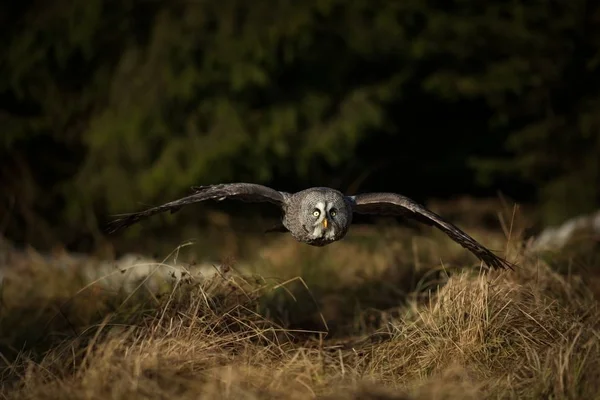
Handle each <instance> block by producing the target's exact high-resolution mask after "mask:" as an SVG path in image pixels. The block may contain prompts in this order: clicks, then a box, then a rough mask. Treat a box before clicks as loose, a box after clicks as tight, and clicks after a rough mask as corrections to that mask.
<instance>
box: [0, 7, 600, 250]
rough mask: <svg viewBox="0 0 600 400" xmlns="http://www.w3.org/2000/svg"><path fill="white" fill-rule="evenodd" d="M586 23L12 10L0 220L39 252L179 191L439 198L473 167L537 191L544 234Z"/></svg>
mask: <svg viewBox="0 0 600 400" xmlns="http://www.w3.org/2000/svg"><path fill="white" fill-rule="evenodd" d="M599 15H600V8H599V7H598V5H596V3H594V2H591V1H585V0H574V1H570V2H562V3H560V4H556V3H547V2H546V3H539V4H538V3H531V2H508V3H507V2H501V1H488V2H475V1H455V2H441V1H433V2H431V1H430V2H424V1H396V2H389V1H376V2H375V3H374V2H373V1H366V0H357V1H352V2H342V1H339V0H326V1H323V0H318V1H316V0H308V1H304V2H301V3H297V2H296V3H292V2H289V1H286V0H275V1H268V2H267V1H257V2H252V3H248V2H246V1H242V0H225V1H220V2H209V1H185V0H174V1H137V0H125V1H119V2H112V1H111V2H109V1H105V0H90V1H86V2H81V1H72V0H60V1H52V2H22V3H18V4H17V3H15V4H13V5H11V6H10V7H9V8H7V10H6V13H5V14H4V15H3V17H2V18H3V24H2V26H3V31H4V33H5V35H3V40H2V48H3V49H4V50H5V51H4V52H2V54H0V77H1V78H0V109H1V112H0V120H1V121H2V127H3V129H2V134H1V135H0V138H1V139H0V156H1V157H2V160H3V162H2V164H1V165H0V179H1V182H0V183H1V185H2V188H3V190H2V191H1V192H0V196H1V198H2V201H1V202H0V214H2V215H9V216H10V220H9V221H8V222H7V221H6V220H2V221H0V222H1V223H2V224H3V226H2V227H3V229H4V226H7V228H6V229H7V230H6V231H5V232H7V235H8V236H10V237H13V238H15V239H16V240H19V241H23V242H29V243H33V244H37V245H40V246H42V245H43V246H47V245H49V244H54V243H56V242H59V243H60V242H63V243H64V242H66V243H71V242H73V241H74V240H75V239H76V238H78V237H79V236H81V235H82V234H89V235H92V237H93V238H94V239H93V240H97V239H98V238H99V236H100V233H99V231H98V226H99V225H100V224H101V223H102V222H104V221H105V219H106V214H107V213H111V214H113V213H122V212H127V211H129V210H131V209H137V208H138V207H140V202H143V203H145V204H149V203H152V204H154V203H157V202H161V201H164V200H165V199H168V198H171V197H174V196H178V195H181V194H184V193H185V190H186V188H187V187H189V186H191V185H197V184H209V183H215V182H219V181H232V180H251V181H255V182H262V183H272V184H278V185H279V186H280V187H282V188H283V189H285V190H292V189H296V188H300V187H303V186H305V185H315V184H328V185H332V186H335V187H340V188H347V187H354V188H356V186H353V184H354V183H356V182H355V181H359V182H362V180H363V179H366V181H365V185H364V186H360V187H361V188H362V187H367V186H368V187H377V188H378V189H382V188H384V186H385V189H387V190H398V191H403V192H407V191H408V192H409V193H408V194H410V193H411V192H412V193H419V195H421V194H422V195H423V196H430V195H435V193H429V192H423V185H422V184H421V183H418V182H420V181H421V180H424V181H427V182H430V186H431V187H432V188H434V187H435V188H437V187H442V186H444V185H447V186H445V187H446V192H445V193H446V194H454V193H455V192H456V190H462V191H464V190H466V191H469V190H473V184H470V183H468V182H471V181H473V179H474V178H473V176H472V175H473V173H474V172H473V171H475V172H476V173H477V179H478V181H477V182H478V184H479V185H483V186H486V185H487V186H486V187H488V188H492V192H493V191H494V190H495V189H496V188H500V189H503V190H504V191H505V192H509V195H510V196H512V197H515V198H519V197H527V195H526V194H525V192H523V191H521V189H523V188H534V191H535V193H534V194H535V198H534V200H539V201H540V203H541V206H540V208H539V210H541V211H540V214H541V215H542V216H543V218H544V219H545V221H546V222H555V221H558V220H562V219H563V218H564V217H566V216H570V215H572V214H574V213H579V212H585V211H589V210H590V209H592V208H594V207H595V206H597V204H598V196H599V187H600V186H599V185H597V182H599V181H600V176H599V171H600V166H599V165H598V163H599V162H600V161H599V160H600V157H599V154H600V134H599V132H600V128H599V126H600V113H598V112H597V110H598V108H599V107H600V97H599V96H600V95H599V93H600V92H599V89H600V85H599V82H600V71H599V61H600V52H599V50H600V30H599V28H598V27H599V26H600V24H598V18H599ZM440 132H442V134H441V135H439V136H438V134H439V133H440ZM434 135H435V136H438V138H437V139H435V140H436V141H439V142H440V144H441V145H440V147H439V148H437V147H435V146H432V141H433V139H432V138H433V136H434ZM358 148H360V149H361V151H360V152H357V149H358ZM416 163H418V167H415V166H414V164H416ZM407 168H408V171H410V172H411V174H407V173H406V171H407ZM469 168H474V170H470V169H469ZM332 171H337V172H335V173H334V172H332ZM362 171H367V174H368V173H369V172H370V173H371V175H364V174H363V173H362ZM390 174H391V175H390ZM374 175H381V176H382V178H373V176H374ZM409 175H410V176H409ZM383 176H387V177H388V178H386V179H387V180H391V182H388V184H386V185H383V183H382V182H384V178H383ZM390 177H392V178H393V179H392V178H390ZM440 177H442V178H440ZM465 182H467V183H465ZM460 185H463V186H460ZM454 187H457V189H456V190H453V189H450V188H454ZM514 188H517V189H514ZM432 190H433V189H432ZM511 190H512V192H511ZM524 200H530V199H524ZM170 220H171V222H172V223H173V224H176V223H177V226H181V224H182V222H184V221H185V219H184V217H182V216H175V217H174V218H172V219H170ZM157 221H158V220H157V219H155V220H152V221H149V222H148V224H147V225H146V226H147V227H150V226H152V224H156V225H158V222H157ZM161 221H162V220H161ZM163 226H164V225H163ZM173 226H174V225H173ZM136 232H138V231H135V230H134V231H132V233H131V234H132V235H134V234H136Z"/></svg>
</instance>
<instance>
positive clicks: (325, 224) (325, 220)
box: [323, 218, 327, 229]
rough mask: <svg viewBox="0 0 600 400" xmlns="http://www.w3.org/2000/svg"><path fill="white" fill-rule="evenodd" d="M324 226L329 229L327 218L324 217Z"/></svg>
mask: <svg viewBox="0 0 600 400" xmlns="http://www.w3.org/2000/svg"><path fill="white" fill-rule="evenodd" d="M323 227H324V228H325V229H327V218H323Z"/></svg>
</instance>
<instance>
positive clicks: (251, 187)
mask: <svg viewBox="0 0 600 400" xmlns="http://www.w3.org/2000/svg"><path fill="white" fill-rule="evenodd" d="M192 190H193V194H191V195H189V196H186V197H183V198H181V199H178V200H174V201H171V202H169V203H166V204H163V205H160V206H157V207H152V208H149V209H147V210H144V211H140V212H136V213H132V214H126V215H125V216H124V217H123V218H120V219H117V220H114V221H112V222H110V223H109V224H108V226H107V228H106V231H107V232H108V233H113V232H116V231H118V230H120V229H123V228H126V227H128V226H130V225H133V224H135V223H136V222H138V221H139V220H141V219H143V218H147V217H150V216H152V215H154V214H158V213H161V212H165V211H170V212H171V213H174V212H176V211H178V210H179V209H180V208H181V207H183V206H185V205H188V204H192V203H198V202H201V201H206V200H217V201H221V200H225V199H232V200H241V201H245V202H256V203H259V202H269V203H273V204H276V205H278V206H279V207H280V208H284V207H285V205H286V201H287V199H288V198H289V196H290V195H289V193H286V192H280V191H278V190H275V189H272V188H270V187H267V186H263V185H258V184H254V183H243V182H240V183H226V184H218V185H210V186H196V187H193V188H192Z"/></svg>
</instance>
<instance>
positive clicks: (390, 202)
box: [348, 193, 513, 269]
mask: <svg viewBox="0 0 600 400" xmlns="http://www.w3.org/2000/svg"><path fill="white" fill-rule="evenodd" d="M348 197H349V198H350V199H351V201H352V204H353V211H354V212H356V213H359V214H380V215H396V216H403V217H406V218H411V219H414V220H417V221H419V222H422V223H425V224H427V225H433V226H435V227H437V228H438V229H440V230H442V231H443V232H444V233H445V234H446V235H448V236H449V237H450V238H451V239H452V240H454V241H455V242H457V243H458V244H460V245H461V246H462V247H464V248H465V249H467V250H469V251H470V252H471V253H473V254H474V255H475V256H477V258H479V259H480V260H481V261H483V262H484V263H486V264H487V265H488V266H490V267H492V268H497V269H504V268H510V269H513V268H512V264H511V263H509V262H508V261H506V260H504V259H502V258H500V257H498V256H496V255H495V254H494V253H492V252H491V251H490V250H489V249H487V248H485V247H483V246H482V245H481V244H479V243H478V242H477V241H476V240H475V239H473V238H472V237H471V236H469V235H467V234H466V233H465V232H463V231H462V230H460V229H459V228H457V227H456V226H455V225H453V224H451V223H450V222H448V221H445V220H444V219H443V218H442V217H440V216H439V215H437V214H436V213H434V212H433V211H430V210H428V209H427V208H425V207H423V206H422V205H420V204H418V203H416V202H415V201H413V200H411V199H409V198H408V197H404V196H401V195H399V194H395V193H365V194H360V195H356V196H348Z"/></svg>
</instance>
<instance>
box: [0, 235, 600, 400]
mask: <svg viewBox="0 0 600 400" xmlns="http://www.w3.org/2000/svg"><path fill="white" fill-rule="evenodd" d="M503 225H504V226H505V229H504V230H502V229H500V228H496V229H490V228H477V227H476V226H475V225H473V226H469V232H470V233H472V235H473V236H475V237H476V238H478V239H479V240H481V241H482V242H484V243H485V244H486V245H488V246H489V247H491V248H494V249H498V250H499V254H500V255H502V256H504V257H506V258H507V259H508V260H509V261H511V262H514V263H515V264H516V268H515V270H514V271H510V270H508V271H488V270H486V269H484V268H481V266H480V264H479V263H478V262H477V261H476V260H475V259H474V258H473V257H471V256H470V254H469V253H468V252H466V251H465V250H464V249H462V248H461V247H460V246H457V245H455V244H454V243H452V242H451V241H449V240H447V238H445V237H444V236H443V235H441V234H439V233H436V232H435V231H433V230H430V229H427V230H424V231H422V232H421V233H418V232H415V231H413V230H410V229H407V228H402V227H394V226H388V227H370V228H364V229H362V230H361V229H357V230H356V231H354V233H353V234H352V235H350V237H349V238H348V239H347V240H345V241H344V242H340V243H336V244H334V245H331V246H328V247H326V248H311V247H310V246H306V245H302V244H299V243H296V242H294V241H293V240H290V238H288V237H286V236H277V237H275V238H273V239H271V241H270V242H269V244H265V245H264V246H263V247H261V248H260V249H257V251H256V254H257V256H256V258H255V259H252V260H245V261H244V263H242V262H241V261H234V260H228V261H223V262H221V263H219V264H216V265H215V272H216V273H215V274H212V275H211V276H200V275H194V274H192V275H191V276H185V275H184V276H183V277H182V276H178V277H176V278H173V279H167V278H162V281H164V282H162V284H160V285H158V286H156V285H154V286H152V288H150V287H149V286H146V285H145V284H144V282H140V285H137V286H136V287H135V288H134V289H133V290H115V289H114V288H113V289H110V290H109V289H108V288H107V286H105V285H102V279H98V280H95V281H92V282H90V280H89V279H87V278H85V276H87V275H85V273H84V272H83V271H84V270H85V268H84V266H83V265H80V266H79V267H77V266H75V267H69V268H62V269H57V268H50V267H48V265H47V261H46V260H45V259H44V258H41V257H39V256H37V255H36V254H35V253H31V254H30V255H28V256H26V257H21V259H20V261H19V263H18V265H17V264H15V266H14V268H11V269H10V270H9V271H8V272H7V273H6V274H5V276H4V280H3V282H2V293H1V294H2V297H1V299H2V304H1V311H0V339H1V342H0V354H1V360H0V368H2V369H1V370H2V375H1V376H2V380H1V382H2V387H1V390H0V396H1V397H2V398H5V399H132V398H144V399H171V398H177V399H188V398H189V399H197V398H201V397H202V398H231V399H271V398H272V399H310V398H320V399H359V398H360V399H465V398H466V399H469V398H471V399H482V398H507V399H508V398H518V399H526V398H532V399H539V398H554V399H576V398H577V399H579V398H581V399H594V398H600V322H599V321H600V318H599V313H598V307H597V305H598V303H597V298H598V296H597V295H596V294H597V293H596V292H595V291H594V287H593V286H591V285H589V282H591V279H589V278H590V276H592V275H594V274H593V268H596V270H597V267H598V265H597V261H596V260H597V257H596V258H594V257H592V256H591V255H590V254H592V253H590V252H594V251H596V252H597V249H593V248H592V249H590V248H588V247H586V248H585V251H586V253H585V254H584V255H580V254H579V255H578V254H576V253H566V252H563V253H560V254H555V255H540V254H537V253H530V252H528V251H527V248H526V242H525V241H524V240H523V238H521V237H520V236H519V230H517V229H510V228H511V227H512V226H511V227H509V224H503ZM370 238H371V239H370ZM192 247H193V245H190V246H188V248H192ZM183 251H184V249H180V252H182V253H183ZM594 254H597V253H594ZM171 262H173V263H174V261H173V257H171V258H167V259H166V260H165V264H169V263H171ZM81 263H82V264H84V263H85V261H81ZM89 263H93V262H92V261H89ZM242 264H243V265H244V267H243V268H242ZM190 268H191V267H190ZM114 273H115V274H119V273H120V271H118V270H117V271H115V272H114Z"/></svg>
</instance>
